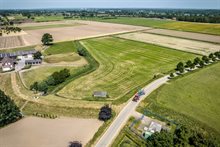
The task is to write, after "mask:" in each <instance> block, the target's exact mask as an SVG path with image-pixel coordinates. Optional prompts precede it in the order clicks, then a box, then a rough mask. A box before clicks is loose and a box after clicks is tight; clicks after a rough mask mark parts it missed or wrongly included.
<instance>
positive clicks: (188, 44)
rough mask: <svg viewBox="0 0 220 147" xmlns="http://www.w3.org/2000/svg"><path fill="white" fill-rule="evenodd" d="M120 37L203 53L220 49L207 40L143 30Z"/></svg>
mask: <svg viewBox="0 0 220 147" xmlns="http://www.w3.org/2000/svg"><path fill="white" fill-rule="evenodd" d="M119 37H121V38H125V39H131V40H135V41H141V42H146V43H152V44H156V45H161V46H165V47H169V48H173V49H178V50H182V51H187V52H193V53H197V54H203V55H206V54H209V53H213V52H215V51H219V50H220V45H219V44H212V43H207V42H200V41H195V40H188V39H182V38H175V37H168V36H161V35H155V34H148V33H141V32H138V33H129V34H123V35H119Z"/></svg>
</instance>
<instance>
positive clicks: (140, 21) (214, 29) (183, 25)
mask: <svg viewBox="0 0 220 147" xmlns="http://www.w3.org/2000/svg"><path fill="white" fill-rule="evenodd" d="M89 19H91V18H89ZM91 20H96V21H102V22H111V23H120V24H128V25H137V26H145V27H156V28H164V29H172V30H180V31H189V32H198V33H206V34H213V35H220V24H208V23H193V22H180V21H171V20H159V19H147V18H131V17H118V18H116V19H100V18H93V19H91Z"/></svg>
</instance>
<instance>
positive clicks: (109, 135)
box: [95, 76, 169, 147]
mask: <svg viewBox="0 0 220 147" xmlns="http://www.w3.org/2000/svg"><path fill="white" fill-rule="evenodd" d="M168 80H169V79H168V76H165V77H162V78H160V79H158V80H156V81H153V82H152V83H150V84H148V85H147V86H146V87H144V88H143V90H144V91H145V95H143V96H141V97H140V100H139V101H138V102H133V101H132V98H131V99H130V101H129V102H128V104H127V105H126V106H125V107H124V108H123V109H122V111H121V112H120V113H119V115H118V116H117V117H116V118H115V120H114V121H113V122H112V124H111V125H110V127H109V128H108V130H107V131H106V132H105V133H104V134H103V136H102V137H101V138H100V140H99V141H98V143H97V144H96V145H95V146H96V147H108V146H110V145H111V143H112V142H113V140H114V139H115V137H117V135H118V133H119V132H120V130H121V129H122V128H123V126H124V125H125V124H126V122H127V121H128V119H129V117H130V116H131V115H132V114H133V112H134V111H135V109H136V108H137V106H138V104H139V103H140V102H141V101H142V100H143V99H144V98H146V97H147V96H148V95H149V94H150V93H151V92H153V91H154V90H155V89H157V88H158V87H160V86H161V85H163V84H165V83H166V82H167V81H168Z"/></svg>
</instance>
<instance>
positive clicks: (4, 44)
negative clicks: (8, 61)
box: [0, 36, 26, 49]
mask: <svg viewBox="0 0 220 147" xmlns="http://www.w3.org/2000/svg"><path fill="white" fill-rule="evenodd" d="M25 45H26V44H25V41H24V40H23V38H22V36H7V37H0V49H6V48H14V47H21V46H25Z"/></svg>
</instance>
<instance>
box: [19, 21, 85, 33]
mask: <svg viewBox="0 0 220 147" xmlns="http://www.w3.org/2000/svg"><path fill="white" fill-rule="evenodd" d="M79 25H82V24H79V23H75V24H54V25H42V26H27V27H21V28H22V29H23V30H25V31H26V30H39V29H50V28H63V27H74V26H79Z"/></svg>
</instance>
